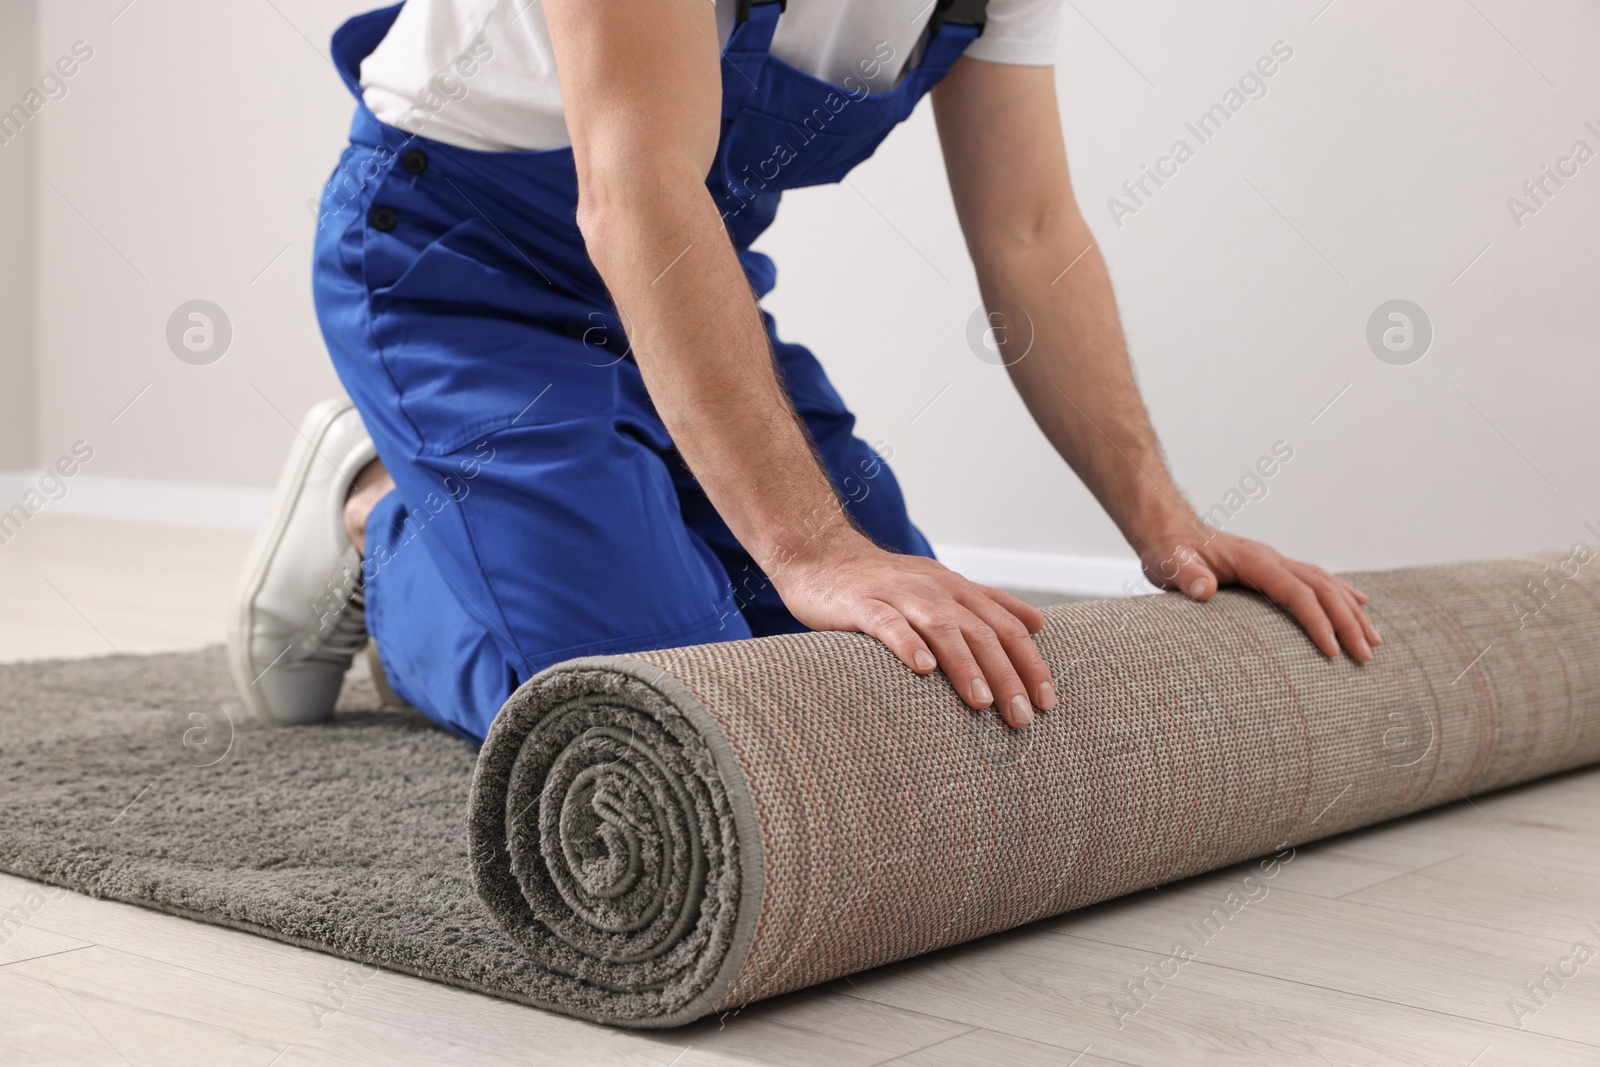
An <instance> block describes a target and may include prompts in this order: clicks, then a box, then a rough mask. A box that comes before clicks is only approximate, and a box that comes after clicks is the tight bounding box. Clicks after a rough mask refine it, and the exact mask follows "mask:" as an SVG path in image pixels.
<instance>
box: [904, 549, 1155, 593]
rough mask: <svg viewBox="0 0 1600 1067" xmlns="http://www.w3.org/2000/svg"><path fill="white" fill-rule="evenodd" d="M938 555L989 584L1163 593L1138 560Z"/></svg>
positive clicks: (1002, 552)
mask: <svg viewBox="0 0 1600 1067" xmlns="http://www.w3.org/2000/svg"><path fill="white" fill-rule="evenodd" d="M933 550H934V552H935V553H937V554H938V556H939V559H940V560H941V561H942V562H943V563H944V564H945V565H946V566H947V567H949V568H950V569H951V570H954V571H959V572H960V573H961V574H963V575H965V576H966V577H968V578H970V579H972V580H973V581H975V582H981V583H983V584H984V585H1004V586H1009V587H1011V588H1012V589H1037V590H1040V591H1042V592H1049V593H1074V594H1077V595H1078V596H1094V597H1121V596H1140V595H1143V594H1145V593H1155V592H1159V591H1160V590H1158V589H1156V587H1155V586H1153V585H1151V584H1150V583H1149V582H1148V581H1146V580H1145V577H1144V572H1143V571H1141V570H1140V569H1139V561H1138V560H1136V559H1131V558H1129V559H1111V558H1106V557H1098V556H1067V555H1059V554H1057V553H1053V552H1018V551H1015V550H1013V549H1009V548H976V547H974V546H971V545H934V546H933Z"/></svg>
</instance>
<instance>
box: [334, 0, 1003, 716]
mask: <svg viewBox="0 0 1600 1067" xmlns="http://www.w3.org/2000/svg"><path fill="white" fill-rule="evenodd" d="M780 6H781V5H780V4H778V3H757V4H754V5H751V6H750V8H749V10H748V13H747V14H745V15H744V17H743V18H742V19H741V20H740V21H739V22H738V23H737V24H736V25H735V27H734V29H733V31H732V34H731V36H730V38H729V40H728V42H727V45H726V47H725V49H724V53H723V77H722V82H723V104H722V115H723V134H722V139H721V143H720V145H719V147H718V151H717V157H716V162H715V164H714V166H713V168H712V173H711V175H710V176H709V177H708V179H707V181H708V185H709V188H710V189H711V192H712V194H713V196H714V198H715V199H716V201H717V204H718V206H719V207H720V208H721V210H722V211H723V213H724V219H725V222H726V225H727V229H728V232H729V234H730V235H731V237H732V240H733V245H734V247H735V249H736V250H737V251H738V255H739V259H740V262H741V263H742V265H743V267H744V270H745V273H746V276H747V278H748V280H749V282H750V285H751V287H752V288H753V289H754V290H755V293H756V295H757V297H758V299H759V297H760V296H762V295H764V294H766V293H767V292H769V291H770V290H771V289H772V287H773V284H774V281H775V269H774V266H773V263H772V261H771V260H770V259H769V258H768V257H766V256H765V255H762V254H761V253H759V252H752V251H751V250H750V243H751V242H752V241H753V240H755V238H756V237H757V236H758V235H760V233H761V232H762V231H763V230H764V229H766V227H767V226H768V225H769V224H770V223H771V221H772V218H773V215H774V213H775V212H776V210H777V206H778V199H779V196H780V193H781V191H782V190H783V189H787V188H795V187H798V186H804V185H815V184H819V183H823V182H835V181H838V180H839V179H840V178H841V177H843V176H844V174H845V173H846V172H847V171H849V169H850V168H851V167H852V166H854V165H855V164H856V163H859V162H860V161H861V160H863V159H865V158H867V157H868V156H869V155H871V154H872V152H873V150H874V149H876V147H877V146H878V144H879V143H880V142H881V141H882V140H883V138H884V136H885V135H887V134H888V132H889V131H890V130H891V129H892V128H893V127H894V126H895V125H896V124H898V123H899V122H901V121H902V120H903V119H905V118H906V117H907V116H908V115H909V114H910V113H911V110H912V108H913V107H915V105H916V103H917V101H918V100H919V99H920V98H921V97H922V95H923V94H924V93H925V92H927V90H928V89H930V88H931V87H932V86H933V85H934V84H935V83H936V82H938V80H939V79H940V78H941V77H943V76H944V74H945V73H946V72H947V71H948V70H949V68H950V65H951V64H952V63H954V62H955V60H956V59H957V58H958V57H959V56H960V54H961V52H962V50H963V49H964V48H965V47H966V46H967V44H968V43H969V42H971V40H972V39H973V38H974V37H976V36H977V34H978V32H979V27H978V26H975V25H970V24H958V23H955V22H945V23H943V24H942V25H940V26H938V27H937V28H936V29H935V30H934V31H933V32H931V33H930V35H929V36H928V37H927V38H926V42H925V45H924V48H923V53H922V57H921V60H920V62H919V63H918V65H917V66H916V67H915V68H914V69H913V70H911V71H910V72H909V73H907V74H906V75H905V77H904V78H903V79H902V80H901V82H900V83H899V85H898V86H897V87H896V88H894V89H892V90H890V91H888V92H883V93H867V92H866V91H865V85H864V84H862V83H859V82H858V83H856V84H855V86H854V90H853V91H852V89H851V88H850V87H848V86H845V87H841V86H834V85H830V84H828V83H825V82H823V81H820V80H818V79H817V78H814V77H812V76H810V75H808V74H805V73H803V72H802V71H800V70H798V69H796V68H794V67H792V66H790V65H788V64H786V63H784V62H783V61H782V60H779V59H777V58H774V57H773V56H772V55H770V54H769V52H768V46H769V44H770V42H771V40H772V33H773V30H774V28H775V27H776V25H777V21H778V17H779V11H780ZM399 10H400V8H399V6H398V5H397V6H395V7H391V8H386V9H384V10H381V11H374V12H370V13H368V14H365V15H361V16H358V17H356V18H354V19H352V20H350V21H349V22H347V23H345V25H344V26H342V27H341V28H340V29H339V31H338V32H337V33H336V34H335V35H334V38H333V56H334V61H335V64H336V65H337V67H338V69H339V72H340V74H341V76H342V77H343V78H344V80H345V82H346V84H347V85H349V86H350V87H351V88H352V91H355V87H356V86H357V83H358V81H359V76H360V75H359V69H360V63H361V60H362V59H363V58H364V57H365V56H367V55H368V54H369V53H370V52H371V51H372V50H373V48H375V47H376V46H377V44H378V42H379V41H380V40H382V38H383V36H384V34H385V33H386V32H387V31H388V29H389V26H390V25H391V24H392V23H393V22H394V19H395V16H396V15H397V14H398V13H399ZM357 99H358V100H359V99H360V95H359V92H357ZM577 202H578V188H577V179H576V177H575V173H574V167H573V157H572V150H571V149H570V148H559V149H551V150H548V151H506V152H487V151H476V150H472V149H466V148H458V147H455V146H452V145H447V144H443V143H440V142H437V141H432V140H427V139H424V138H421V137H417V136H414V135H412V134H408V133H406V132H404V131H402V130H400V129H398V128H395V127H392V126H388V125H385V124H383V123H381V122H380V121H379V120H378V119H377V118H376V117H375V116H374V115H373V114H372V112H371V111H369V110H368V109H367V108H366V107H365V106H364V105H363V106H358V107H357V109H356V114H355V120H354V122H353V124H352V126H351V131H350V146H349V147H348V148H347V149H346V150H345V151H344V154H343V156H342V158H341V159H340V162H339V166H338V167H337V168H336V169H335V170H334V173H333V176H332V178H330V179H329V182H328V185H327V187H326V189H325V190H324V193H323V198H322V207H321V223H320V226H319V230H318V234H317V242H316V261H315V270H314V289H315V298H316V306H317V314H318V316H319V318H320V320H321V325H322V330H323V333H324V336H325V337H326V339H327V344H328V349H329V351H330V352H331V354H332V357H333V363H334V366H335V368H336V369H337V371H338V374H339V377H340V379H341V381H342V382H343V384H344V386H345V389H346V390H347V391H348V393H349V395H350V398H351V399H352V400H353V401H354V403H355V405H356V407H357V409H358V410H359V411H360V413H361V416H362V418H363V420H364V421H365V422H366V425H367V429H368V431H369V432H370V433H371V434H372V438H373V441H374V443H375V444H376V446H377V451H378V455H379V456H380V457H381V458H382V460H383V462H384V464H385V465H386V466H387V467H388V469H389V472H390V474H391V475H392V476H393V477H394V480H395V483H396V491H395V492H392V493H390V494H388V495H387V496H386V497H384V499H383V500H382V501H381V502H380V503H379V504H378V506H377V507H376V508H375V509H374V511H373V513H372V516H371V518H370V519H369V521H368V527H367V541H366V557H365V559H364V561H363V574H364V577H365V581H366V609H367V625H368V629H369V631H370V632H371V634H372V637H373V639H374V640H375V641H376V643H377V645H378V648H379V649H380V650H381V653H382V658H383V665H384V668H385V670H386V672H387V674H388V678H389V682H390V684H391V685H392V686H393V688H394V689H395V691H396V692H397V693H398V694H399V695H400V696H402V697H403V698H404V699H406V700H407V701H408V702H410V703H411V704H412V705H414V706H415V707H417V708H419V709H420V710H421V711H422V712H423V713H424V714H426V715H427V716H428V717H429V718H431V719H433V720H434V721H435V722H437V723H439V724H440V725H442V726H444V727H446V728H447V729H449V730H451V731H453V732H455V733H457V734H459V735H461V736H463V737H466V738H469V739H471V740H474V741H482V739H483V738H484V736H485V735H486V734H487V732H488V729H489V725H490V723H491V722H492V721H493V719H494V716H495V713H496V712H497V711H499V709H500V706H501V705H502V704H503V703H504V702H505V700H506V698H507V697H509V696H510V695H511V693H512V691H513V690H514V689H515V688H516V687H517V686H518V685H519V684H521V683H522V682H523V681H525V680H526V679H527V678H529V677H531V676H532V675H533V674H535V673H536V672H538V671H539V670H541V669H543V668H545V667H547V666H549V665H551V664H553V663H557V662H559V661H561V660H564V659H568V658H571V657H574V656H583V655H596V654H602V653H613V652H629V651H637V650H641V649H646V648H664V647H672V646H680V645H688V644H698V643H702V642H710V641H725V640H732V639H735V638H743V637H750V636H753V635H754V636H759V635H765V634H773V633H785V632H794V631H798V630H803V629H805V627H804V626H803V625H802V624H800V623H799V622H798V621H797V620H796V619H795V618H794V617H793V616H792V615H791V614H790V613H789V612H788V610H787V609H786V608H785V607H784V606H783V603H782V601H781V600H780V599H779V598H778V596H777V594H776V593H775V592H774V590H773V588H772V585H771V583H770V582H769V581H767V579H766V577H765V576H764V575H763V574H762V573H761V570H760V568H759V567H758V566H757V565H756V564H755V562H754V561H753V560H752V559H751V557H750V555H749V554H748V553H747V552H746V551H745V550H744V548H743V547H741V546H740V544H739V542H738V541H737V540H736V539H735V538H734V537H733V535H732V533H730V532H729V530H728V527H727V526H726V524H724V522H723V521H722V519H721V518H720V517H719V516H718V515H717V513H716V510H715V509H714V508H713V507H712V506H711V504H710V502H709V500H708V499H707V497H706V495H705V493H704V492H703V491H702V490H701V488H700V487H699V485H698V484H697V483H696V481H695V480H694V478H693V476H692V475H691V474H690V473H689V472H688V470H687V468H686V466H685V464H684V462H683V460H682V458H681V457H680V456H679V455H678V454H677V452H676V450H675V449H674V447H673V443H672V440H671V438H670V437H669V436H668V434H667V431H666V428H665V427H664V426H663V425H662V422H661V418H660V417H659V416H658V415H657V414H656V411H655V408H654V407H653V406H652V404H651V402H650V397H649V396H648V394H647V393H646V391H645V387H644V384H643V381H642V380H641V378H640V375H639V369H638V367H637V365H636V364H635V362H634V360H633V358H632V357H631V355H630V354H629V352H628V347H627V339H626V337H625V335H624V333H623V329H622V323H621V321H620V319H619V317H618V315H617V313H616V311H615V308H614V306H613V305H612V303H611V300H610V298H609V296H608V294H607V291H606V287H605V284H604V283H603V281H602V280H601V278H600V275H599V274H598V272H597V271H596V270H595V267H594V265H593V263H591V262H590V259H589V256H588V253H587V251H586V250H585V247H584V241H583V238H582V236H581V235H580V234H579V232H578V226H577V222H576V209H577ZM762 317H763V319H764V320H765V323H766V327H767V332H768V336H769V337H770V339H771V344H772V351H773V354H774V356H775V357H776V361H777V365H778V367H779V369H780V371H781V373H782V375H783V380H784V382H785V384H786V386H787V388H788V390H789V392H790V395H791V396H792V398H793V401H794V406H795V409H796V411H797V412H798V413H799V415H800V417H801V418H802V419H803V420H804V422H805V425H806V427H807V428H808V429H809V431H810V433H811V436H812V437H813V438H814V439H815V441H816V445H817V449H818V451H819V453H820V456H821V459H822V463H823V466H824V467H825V469H826V470H827V472H828V474H829V476H830V477H831V478H832V480H833V483H834V487H835V488H836V490H837V491H838V493H839V495H840V498H841V500H842V501H843V502H844V505H845V507H846V509H847V511H848V512H849V514H850V515H851V517H852V518H853V520H854V521H855V522H856V524H857V525H858V526H859V527H860V528H861V529H862V530H863V531H864V532H865V533H866V534H867V535H868V536H870V537H871V538H872V539H873V540H874V541H876V542H877V543H879V544H881V545H883V546H884V547H886V548H889V549H891V550H895V551H899V552H905V553H915V554H922V555H931V554H932V552H931V550H930V549H929V546H928V542H927V540H926V539H925V538H924V537H923V536H922V534H921V533H920V532H919V531H918V530H917V528H916V527H915V526H913V525H912V524H911V521H910V519H909V518H908V517H907V515H906V510H905V502H904V500H903V498H902V496H901V493H900V489H899V486H898V484H897V483H896V481H895V478H894V475H893V474H892V473H891V472H890V471H889V469H888V468H887V467H886V466H885V465H884V462H883V460H882V459H881V458H880V457H879V455H878V454H877V453H876V452H874V451H873V449H872V448H870V447H869V446H868V445H867V444H866V443H864V442H863V441H861V440H860V439H859V438H857V437H855V436H854V434H853V432H852V431H853V428H854V423H855V420H854V417H853V416H852V415H851V414H850V412H849V411H848V410H847V409H846V407H845V405H844V403H843V401H841V400H840V398H839V396H838V394H837V393H835V392H834V389H833V386H832V385H831V384H830V383H829V382H828V379H827V376H826V375H825V374H824V373H823V370H822V367H821V365H820V364H819V363H818V362H817V360H816V358H815V357H814V356H813V355H812V354H811V353H810V352H809V351H807V350H806V349H805V348H803V347H802V346H800V345H797V344H793V343H789V342H785V341H780V340H779V339H778V337H777V336H776V334H775V333H774V325H773V320H772V317H771V316H770V315H767V314H766V313H765V312H763V313H762ZM752 358H757V357H756V356H755V355H754V354H753V356H752Z"/></svg>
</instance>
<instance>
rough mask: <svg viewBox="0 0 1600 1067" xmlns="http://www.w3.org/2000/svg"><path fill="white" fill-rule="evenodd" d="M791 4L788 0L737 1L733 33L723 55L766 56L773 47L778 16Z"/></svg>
mask: <svg viewBox="0 0 1600 1067" xmlns="http://www.w3.org/2000/svg"><path fill="white" fill-rule="evenodd" d="M788 6H789V0H738V6H737V7H736V8H735V9H734V16H733V18H734V21H733V32H732V33H731V34H730V35H729V36H728V43H727V45H726V46H724V48H723V50H722V51H723V54H724V55H733V54H740V55H757V54H759V55H763V56H764V55H766V54H767V50H768V49H770V48H771V47H772V34H773V31H774V30H776V29H777V28H778V16H779V15H781V14H783V12H784V11H785V10H786V9H787V8H788Z"/></svg>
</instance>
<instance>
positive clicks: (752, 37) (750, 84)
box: [722, 0, 788, 122]
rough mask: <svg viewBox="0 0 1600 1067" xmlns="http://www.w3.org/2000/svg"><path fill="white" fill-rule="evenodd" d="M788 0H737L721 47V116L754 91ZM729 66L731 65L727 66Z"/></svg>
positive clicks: (726, 115) (729, 115)
mask: <svg viewBox="0 0 1600 1067" xmlns="http://www.w3.org/2000/svg"><path fill="white" fill-rule="evenodd" d="M787 3H788V0H739V6H738V9H737V13H736V15H735V21H734V24H733V32H732V33H730V34H729V35H728V43H727V44H726V45H724V46H723V48H722V63H723V69H722V118H723V120H724V122H726V121H727V120H729V119H731V118H732V117H733V116H734V115H736V114H738V112H739V109H740V108H742V107H743V106H744V104H745V101H746V100H747V99H749V98H750V96H751V95H752V94H753V93H754V92H755V90H756V86H757V85H758V84H759V83H760V80H761V68H762V67H763V66H765V65H766V62H767V52H768V50H769V49H771V47H772V34H773V31H775V30H776V29H777V28H778V16H779V15H781V14H783V9H784V7H785V6H787ZM729 68H731V69H729Z"/></svg>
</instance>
